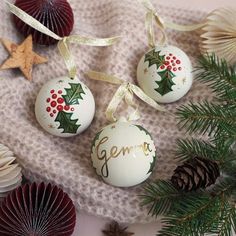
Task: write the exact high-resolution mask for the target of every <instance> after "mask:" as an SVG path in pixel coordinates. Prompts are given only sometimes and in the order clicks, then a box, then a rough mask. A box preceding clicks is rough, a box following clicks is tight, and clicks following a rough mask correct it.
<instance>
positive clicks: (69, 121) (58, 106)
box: [35, 77, 95, 137]
mask: <svg viewBox="0 0 236 236" xmlns="http://www.w3.org/2000/svg"><path fill="white" fill-rule="evenodd" d="M94 114H95V101H94V98H93V95H92V93H91V91H90V90H89V88H88V87H87V86H86V85H84V84H83V83H82V82H81V81H80V80H79V79H78V78H75V79H70V78H69V77H61V78H56V79H52V80H50V81H48V82H47V83H46V84H44V85H43V87H42V88H41V90H40V92H39V94H38V96H37V99H36V103H35V115H36V118H37V120H38V122H39V124H40V125H41V126H42V127H43V128H44V129H45V130H46V131H47V132H49V133H51V134H53V135H55V136H59V137H71V136H74V135H77V134H79V133H81V132H83V131H84V130H85V129H86V128H87V127H88V126H89V125H90V124H91V122H92V120H93V117H94Z"/></svg>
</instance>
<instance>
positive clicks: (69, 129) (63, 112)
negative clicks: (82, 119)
mask: <svg viewBox="0 0 236 236" xmlns="http://www.w3.org/2000/svg"><path fill="white" fill-rule="evenodd" d="M69 85H70V88H65V89H64V90H65V91H64V92H66V94H63V91H62V90H58V91H56V90H54V89H52V90H51V91H50V94H49V97H48V98H47V99H46V103H47V107H46V111H47V112H48V115H49V116H50V117H52V118H53V117H55V119H54V121H55V122H59V123H60V125H59V127H58V129H63V132H62V133H72V134H75V133H76V132H77V130H78V128H79V127H80V124H77V122H78V119H72V115H73V112H74V110H75V106H78V105H79V100H83V97H82V94H85V92H84V91H83V88H82V86H81V84H80V83H69Z"/></svg>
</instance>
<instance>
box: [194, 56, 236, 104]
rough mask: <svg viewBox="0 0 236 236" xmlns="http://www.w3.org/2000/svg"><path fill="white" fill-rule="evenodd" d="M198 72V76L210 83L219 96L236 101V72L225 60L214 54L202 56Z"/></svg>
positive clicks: (228, 100) (222, 98)
mask: <svg viewBox="0 0 236 236" xmlns="http://www.w3.org/2000/svg"><path fill="white" fill-rule="evenodd" d="M196 72H197V73H196V78H197V79H199V80H200V81H202V82H204V83H208V85H209V86H210V87H211V88H212V89H213V91H214V92H215V93H216V95H217V98H220V99H221V100H224V101H227V102H229V103H233V104H235V103H236V73H235V70H234V68H232V67H229V66H228V65H227V63H226V61H225V60H220V59H218V58H217V57H216V56H215V55H214V54H213V55H206V56H201V57H200V59H199V65H198V66H197V67H196Z"/></svg>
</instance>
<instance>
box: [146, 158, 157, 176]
mask: <svg viewBox="0 0 236 236" xmlns="http://www.w3.org/2000/svg"><path fill="white" fill-rule="evenodd" d="M156 159H157V157H156V155H155V156H153V161H152V162H151V163H150V169H149V171H148V172H147V174H149V173H152V172H153V169H154V167H155V163H156Z"/></svg>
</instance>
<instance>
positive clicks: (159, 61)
mask: <svg viewBox="0 0 236 236" xmlns="http://www.w3.org/2000/svg"><path fill="white" fill-rule="evenodd" d="M146 61H148V66H149V67H150V66H152V65H156V66H157V69H158V68H159V67H160V66H161V65H163V64H164V62H165V55H162V56H161V55H160V51H157V52H156V51H155V49H153V50H151V51H150V52H148V53H147V54H146V55H145V59H144V62H146Z"/></svg>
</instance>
